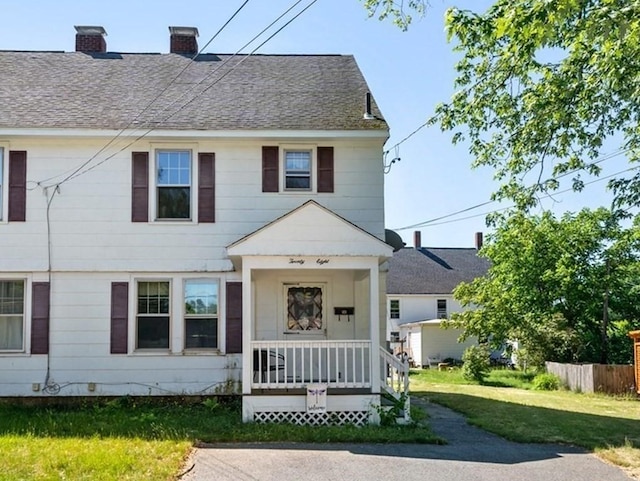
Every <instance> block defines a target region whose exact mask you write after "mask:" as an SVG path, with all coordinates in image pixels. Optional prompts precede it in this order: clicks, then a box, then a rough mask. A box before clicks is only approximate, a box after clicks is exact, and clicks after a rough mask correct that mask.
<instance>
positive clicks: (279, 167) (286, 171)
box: [262, 145, 334, 194]
mask: <svg viewBox="0 0 640 481" xmlns="http://www.w3.org/2000/svg"><path fill="white" fill-rule="evenodd" d="M283 191H284V192H287V193H291V192H301V193H305V194H307V193H309V192H311V193H333V192H334V162H333V147H325V146H317V147H315V146H308V147H307V146H301V147H297V146H295V145H293V146H291V148H288V147H287V146H284V148H280V147H279V146H263V147H262V192H283Z"/></svg>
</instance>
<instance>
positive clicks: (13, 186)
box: [8, 150, 27, 222]
mask: <svg viewBox="0 0 640 481" xmlns="http://www.w3.org/2000/svg"><path fill="white" fill-rule="evenodd" d="M26 216H27V153H26V152H25V151H24V150H11V151H9V216H8V220H9V222H24V221H25V219H26Z"/></svg>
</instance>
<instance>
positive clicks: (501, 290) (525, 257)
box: [451, 209, 640, 365]
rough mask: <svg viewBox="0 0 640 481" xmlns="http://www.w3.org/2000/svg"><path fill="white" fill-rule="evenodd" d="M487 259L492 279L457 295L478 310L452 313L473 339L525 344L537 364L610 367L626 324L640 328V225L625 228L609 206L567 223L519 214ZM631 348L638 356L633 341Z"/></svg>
mask: <svg viewBox="0 0 640 481" xmlns="http://www.w3.org/2000/svg"><path fill="white" fill-rule="evenodd" d="M481 254H482V255H484V256H486V257H487V258H488V259H489V260H490V261H491V267H490V269H489V271H488V273H487V275H485V276H484V277H480V278H477V279H475V280H474V281H473V282H471V283H462V284H460V285H459V286H458V287H457V288H456V289H455V291H454V296H455V297H456V299H458V300H460V302H461V303H462V305H463V306H474V307H475V309H471V310H467V311H465V312H462V313H458V314H454V315H453V316H452V317H453V318H452V321H451V324H453V325H454V326H455V327H460V328H463V329H464V332H465V334H464V335H465V336H466V337H468V336H478V337H479V338H481V339H486V338H488V339H490V340H491V341H492V343H493V344H494V346H495V347H497V346H499V345H501V344H502V343H504V342H505V341H506V340H516V339H517V340H518V341H519V344H520V347H522V348H523V349H524V350H523V352H526V355H527V357H528V360H529V362H530V363H533V364H536V365H539V364H541V363H542V362H544V361H545V360H552V361H561V362H563V361H565V362H566V361H570V362H577V361H590V362H604V363H606V362H607V361H608V359H609V357H610V349H609V340H610V338H611V336H612V334H614V333H619V331H620V328H621V325H620V323H619V322H618V321H620V320H623V319H626V320H627V321H628V323H627V324H625V328H626V327H633V326H638V327H640V306H638V305H637V296H638V293H639V292H640V222H639V221H638V220H636V223H635V224H634V225H633V226H632V227H630V228H623V227H622V226H621V225H620V221H619V217H618V216H617V215H616V214H615V213H612V212H611V211H609V210H607V209H598V210H593V211H592V210H587V209H585V210H583V211H581V212H579V213H578V214H565V215H564V216H563V217H562V218H560V219H557V218H555V217H554V216H553V215H552V214H551V213H549V212H546V213H544V214H543V215H541V216H536V217H530V216H526V215H525V214H522V213H516V214H515V215H513V216H512V217H510V218H509V219H508V220H507V221H505V222H504V223H503V224H502V225H500V226H499V227H498V229H497V230H496V232H495V234H493V235H492V236H490V238H489V241H488V242H487V243H486V244H485V246H484V247H483V249H482V251H481ZM614 321H615V322H614ZM614 337H615V338H616V339H619V338H620V336H619V335H616V336H614ZM616 342H617V343H618V344H617V345H616V346H615V347H616V349H620V348H621V347H620V344H622V343H620V342H618V341H616ZM625 349H627V350H628V351H629V352H630V350H631V342H628V343H627V347H626V348H625ZM622 357H624V356H622Z"/></svg>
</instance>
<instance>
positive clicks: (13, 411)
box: [0, 398, 439, 481]
mask: <svg viewBox="0 0 640 481" xmlns="http://www.w3.org/2000/svg"><path fill="white" fill-rule="evenodd" d="M242 441H245V442H276V441H291V442H318V443H324V442H373V443H394V442H399V443H435V442H439V439H438V438H436V437H435V436H434V435H433V434H432V433H431V431H430V430H429V428H427V427H425V426H390V427H381V426H367V427H364V428H356V427H353V426H345V427H299V426H291V425H276V424H272V425H266V424H243V423H242V420H241V414H240V406H239V404H238V402H237V400H236V402H233V403H230V404H228V405H219V404H217V403H215V402H213V401H212V400H207V401H205V402H203V403H198V404H187V403H183V402H180V401H177V400H176V401H170V402H167V401H165V402H159V401H157V400H142V401H141V400H135V399H128V398H119V399H114V400H111V401H101V403H100V404H85V405H82V406H67V407H49V408H45V407H27V406H12V405H0V459H2V467H1V468H0V481H5V480H6V481H9V480H10V481H16V480H25V481H26V480H29V481H34V480H37V481H40V480H60V479H69V480H74V481H76V480H115V479H117V480H119V481H120V480H132V481H133V480H135V481H138V480H154V481H156V480H171V479H175V478H176V476H177V475H178V474H179V473H180V471H181V470H182V469H183V463H184V460H185V459H186V457H187V455H188V454H189V452H190V450H191V448H192V446H193V445H194V443H197V442H242Z"/></svg>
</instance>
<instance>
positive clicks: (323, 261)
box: [289, 257, 330, 266]
mask: <svg viewBox="0 0 640 481" xmlns="http://www.w3.org/2000/svg"><path fill="white" fill-rule="evenodd" d="M305 262H307V261H306V259H295V258H293V257H290V258H289V264H299V265H302V264H304V263H305ZM329 262H330V260H329V259H323V258H321V257H318V258H317V259H316V264H318V265H320V266H323V265H325V264H328V263H329Z"/></svg>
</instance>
